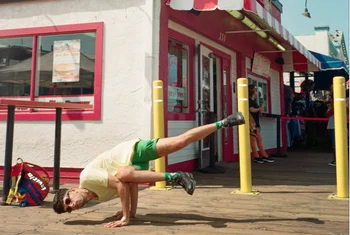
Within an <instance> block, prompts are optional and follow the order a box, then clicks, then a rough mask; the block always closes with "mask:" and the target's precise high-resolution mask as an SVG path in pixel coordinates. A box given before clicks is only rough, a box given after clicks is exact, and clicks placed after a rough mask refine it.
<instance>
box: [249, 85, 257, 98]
mask: <svg viewBox="0 0 350 235" xmlns="http://www.w3.org/2000/svg"><path fill="white" fill-rule="evenodd" d="M248 90H249V97H252V96H253V95H255V96H256V95H257V92H258V88H257V87H256V86H255V85H249V86H248Z"/></svg>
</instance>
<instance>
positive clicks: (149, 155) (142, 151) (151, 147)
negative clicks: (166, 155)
mask: <svg viewBox="0 0 350 235" xmlns="http://www.w3.org/2000/svg"><path fill="white" fill-rule="evenodd" d="M157 142H158V138H157V139H153V140H140V141H139V142H137V143H136V145H135V149H134V156H133V158H132V161H131V165H132V166H134V167H136V168H138V169H139V170H143V171H146V170H148V168H149V161H152V160H155V159H157V158H159V156H158V154H157V151H156V144H157Z"/></svg>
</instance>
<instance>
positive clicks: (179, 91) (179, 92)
mask: <svg viewBox="0 0 350 235" xmlns="http://www.w3.org/2000/svg"><path fill="white" fill-rule="evenodd" d="M168 99H169V100H185V88H183V87H173V86H168Z"/></svg>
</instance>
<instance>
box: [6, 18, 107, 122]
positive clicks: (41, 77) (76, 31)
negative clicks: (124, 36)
mask: <svg viewBox="0 0 350 235" xmlns="http://www.w3.org/2000/svg"><path fill="white" fill-rule="evenodd" d="M102 30H103V23H91V24H78V25H64V26H53V27H40V28H30V29H16V30H0V98H9V99H21V100H30V101H46V102H77V103H90V104H93V105H94V110H93V111H90V110H89V111H87V110H85V111H83V110H69V111H64V112H63V116H62V117H63V119H64V120H65V119H77V120H81V119H85V120H99V119H100V113H101V107H100V106H101V104H100V100H101V83H102V81H101V80H102V73H101V70H102V34H103V32H102ZM51 112H54V111H51ZM19 115H22V118H21V119H23V120H26V119H27V120H52V118H53V115H52V114H50V113H48V111H47V110H45V111H43V110H40V109H38V110H32V109H21V111H20V112H19ZM5 118H6V113H5V112H0V120H4V119H5Z"/></svg>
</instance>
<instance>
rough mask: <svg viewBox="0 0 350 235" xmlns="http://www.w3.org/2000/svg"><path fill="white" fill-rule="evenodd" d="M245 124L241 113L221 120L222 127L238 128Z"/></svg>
mask: <svg viewBox="0 0 350 235" xmlns="http://www.w3.org/2000/svg"><path fill="white" fill-rule="evenodd" d="M244 123H245V120H244V117H243V114H242V113H241V112H237V113H233V114H231V115H230V116H228V117H227V118H225V119H224V120H223V126H224V127H229V126H238V125H242V124H244Z"/></svg>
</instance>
